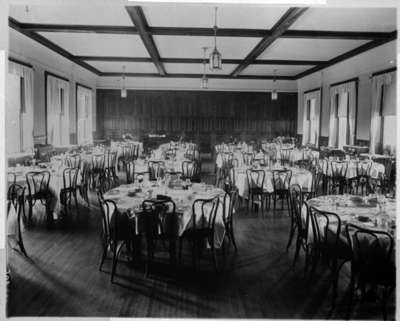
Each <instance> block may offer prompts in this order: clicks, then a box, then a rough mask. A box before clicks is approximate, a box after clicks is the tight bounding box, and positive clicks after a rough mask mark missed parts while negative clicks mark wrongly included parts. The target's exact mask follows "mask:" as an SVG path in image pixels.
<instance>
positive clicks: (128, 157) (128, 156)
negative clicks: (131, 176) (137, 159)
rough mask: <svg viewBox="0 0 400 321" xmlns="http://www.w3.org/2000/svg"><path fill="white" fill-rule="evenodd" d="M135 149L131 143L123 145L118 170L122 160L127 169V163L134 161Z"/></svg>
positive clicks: (124, 167) (123, 166) (123, 167)
mask: <svg viewBox="0 0 400 321" xmlns="http://www.w3.org/2000/svg"><path fill="white" fill-rule="evenodd" d="M133 158H134V156H133V150H132V147H131V146H130V145H123V146H122V154H121V156H120V157H119V159H118V170H119V169H120V166H119V164H120V163H121V162H122V169H123V170H125V169H126V164H127V163H128V162H130V161H133Z"/></svg>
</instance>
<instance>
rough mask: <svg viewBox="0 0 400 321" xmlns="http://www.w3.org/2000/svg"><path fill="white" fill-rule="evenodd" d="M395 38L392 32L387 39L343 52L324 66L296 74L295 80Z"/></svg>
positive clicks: (394, 33)
mask: <svg viewBox="0 0 400 321" xmlns="http://www.w3.org/2000/svg"><path fill="white" fill-rule="evenodd" d="M396 38H397V31H393V32H392V33H391V36H390V37H389V38H386V39H378V40H373V41H370V42H367V43H366V44H363V45H361V46H359V47H357V48H355V49H352V50H350V51H348V52H345V53H344V54H342V55H339V56H337V57H335V58H333V59H331V60H328V61H327V62H326V63H324V64H321V65H317V66H315V67H313V68H311V69H308V70H306V71H303V72H301V73H299V74H297V75H296V79H300V78H303V77H305V76H307V75H310V74H312V73H314V72H317V71H320V70H322V69H325V68H327V67H329V66H332V65H335V64H337V63H339V62H341V61H344V60H346V59H349V58H352V57H354V56H357V55H359V54H362V53H363V52H365V51H368V50H371V49H373V48H376V47H378V46H381V45H383V44H385V43H387V42H389V41H392V40H395V39H396Z"/></svg>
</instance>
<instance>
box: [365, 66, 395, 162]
mask: <svg viewBox="0 0 400 321" xmlns="http://www.w3.org/2000/svg"><path fill="white" fill-rule="evenodd" d="M392 86H393V87H392ZM390 88H393V89H394V91H393V92H394V96H395V88H396V72H395V71H394V72H388V73H385V74H382V75H378V76H375V77H373V78H372V108H371V131H370V147H369V150H370V153H372V154H373V153H381V152H382V141H383V137H381V131H382V117H384V114H386V115H390V114H396V100H395V99H394V102H393V103H388V104H387V105H388V107H387V110H388V111H386V110H384V111H383V114H382V115H381V113H380V110H381V102H382V100H381V98H382V90H384V91H385V90H386V91H389V90H390ZM387 101H388V100H387ZM390 106H391V107H392V108H390ZM382 109H383V108H382ZM393 111H394V112H393ZM392 133H393V136H395V135H396V131H395V128H394V129H392Z"/></svg>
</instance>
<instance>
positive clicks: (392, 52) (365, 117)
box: [297, 41, 396, 140]
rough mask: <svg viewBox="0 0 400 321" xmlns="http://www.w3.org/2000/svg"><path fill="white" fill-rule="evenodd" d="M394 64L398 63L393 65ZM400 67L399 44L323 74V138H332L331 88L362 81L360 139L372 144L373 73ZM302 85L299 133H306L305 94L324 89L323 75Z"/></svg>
mask: <svg viewBox="0 0 400 321" xmlns="http://www.w3.org/2000/svg"><path fill="white" fill-rule="evenodd" d="M390 61H393V62H394V63H393V64H391V63H390ZM395 64H396V41H391V42H389V43H387V44H384V45H382V46H379V47H377V48H374V49H372V50H369V51H367V52H365V53H363V54H361V55H358V56H355V57H353V58H350V59H348V60H345V61H343V62H341V63H338V64H336V65H333V66H331V67H329V68H326V69H324V70H323V74H322V83H323V86H322V87H323V91H322V111H321V113H322V115H321V121H322V123H321V133H320V135H321V136H325V137H327V136H328V130H329V86H330V84H333V83H336V82H339V81H342V80H346V79H350V78H355V77H358V78H359V83H358V86H359V87H358V112H357V133H356V138H357V139H362V140H369V130H370V119H371V105H372V102H371V79H370V76H371V74H372V73H373V72H376V71H380V70H383V69H387V68H390V67H394V66H395ZM297 85H298V93H299V99H298V124H297V133H298V134H302V133H303V93H304V91H307V90H310V89H313V88H316V87H321V72H317V73H314V74H311V75H309V76H306V77H304V78H302V79H299V80H298V82H297Z"/></svg>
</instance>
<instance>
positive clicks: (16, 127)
mask: <svg viewBox="0 0 400 321" xmlns="http://www.w3.org/2000/svg"><path fill="white" fill-rule="evenodd" d="M21 98H22V97H21V77H19V76H17V75H13V74H8V78H7V100H6V102H7V108H6V147H7V154H15V153H19V152H21V149H22V144H21V139H22V136H21V132H22V131H23V126H21V111H22V101H23V99H21Z"/></svg>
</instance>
